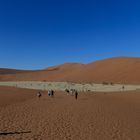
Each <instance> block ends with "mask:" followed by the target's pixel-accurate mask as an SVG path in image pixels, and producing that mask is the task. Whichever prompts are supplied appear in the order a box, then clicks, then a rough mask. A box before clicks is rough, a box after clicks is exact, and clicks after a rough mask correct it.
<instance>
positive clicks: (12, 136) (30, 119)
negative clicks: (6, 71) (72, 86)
mask: <svg viewBox="0 0 140 140" xmlns="http://www.w3.org/2000/svg"><path fill="white" fill-rule="evenodd" d="M36 93H37V91H35V90H27V89H26V90H25V89H15V88H7V87H5V88H4V87H0V103H1V104H0V140H139V139H140V94H139V93H138V92H127V93H126V92H124V93H81V94H79V97H78V100H75V99H74V96H70V95H67V94H65V93H64V92H56V93H55V97H54V98H50V97H48V96H47V92H43V96H42V98H40V99H38V98H37V97H36ZM5 94H6V95H5ZM19 97H20V98H19ZM7 98H9V99H7ZM11 99H12V100H11ZM15 99H16V100H15Z"/></svg>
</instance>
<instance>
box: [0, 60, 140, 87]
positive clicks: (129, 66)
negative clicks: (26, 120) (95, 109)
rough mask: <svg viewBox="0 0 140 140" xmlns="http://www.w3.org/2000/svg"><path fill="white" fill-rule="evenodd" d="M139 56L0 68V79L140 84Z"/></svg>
mask: <svg viewBox="0 0 140 140" xmlns="http://www.w3.org/2000/svg"><path fill="white" fill-rule="evenodd" d="M139 70H140V58H129V57H116V58H110V59H105V60H100V61H96V62H93V63H90V64H79V63H65V64H63V65H58V66H54V67H50V68H48V69H44V70H39V71H16V70H15V71H8V70H4V69H2V71H1V70H0V81H18V80H19V81H29V80H30V81H70V82H88V83H89V82H95V83H102V82H113V83H123V84H125V83H126V84H140V72H139ZM5 71H6V72H5Z"/></svg>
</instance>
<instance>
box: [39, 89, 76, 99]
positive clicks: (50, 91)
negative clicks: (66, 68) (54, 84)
mask: <svg viewBox="0 0 140 140" xmlns="http://www.w3.org/2000/svg"><path fill="white" fill-rule="evenodd" d="M65 92H67V93H68V94H70V95H74V96H75V99H76V100H77V98H78V92H77V90H75V89H71V90H68V89H66V90H65ZM41 96H42V93H41V92H40V91H39V92H38V93H37V97H38V98H40V97H41ZM48 96H49V97H54V90H52V89H51V90H48Z"/></svg>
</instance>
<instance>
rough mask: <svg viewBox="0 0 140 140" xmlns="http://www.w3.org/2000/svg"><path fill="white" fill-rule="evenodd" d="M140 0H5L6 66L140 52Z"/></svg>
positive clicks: (2, 40)
mask: <svg viewBox="0 0 140 140" xmlns="http://www.w3.org/2000/svg"><path fill="white" fill-rule="evenodd" d="M139 7H140V2H139V1H138V0H137V1H136V0H21V1H20V0H0V67H1V68H2V67H6V68H17V69H41V68H46V67H48V66H52V65H57V64H62V63H65V62H80V63H89V62H92V61H95V60H98V59H104V58H109V57H116V56H133V57H140V8H139Z"/></svg>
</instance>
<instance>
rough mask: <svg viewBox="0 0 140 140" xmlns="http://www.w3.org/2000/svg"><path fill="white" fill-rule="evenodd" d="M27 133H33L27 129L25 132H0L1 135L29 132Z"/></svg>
mask: <svg viewBox="0 0 140 140" xmlns="http://www.w3.org/2000/svg"><path fill="white" fill-rule="evenodd" d="M27 133H31V131H25V132H2V133H0V136H7V135H18V134H27Z"/></svg>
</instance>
